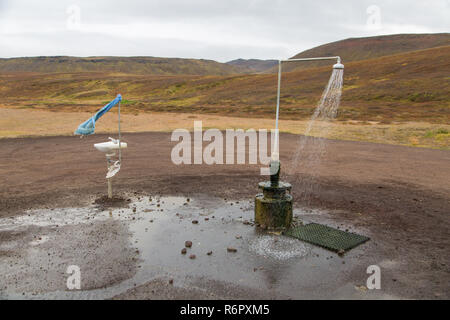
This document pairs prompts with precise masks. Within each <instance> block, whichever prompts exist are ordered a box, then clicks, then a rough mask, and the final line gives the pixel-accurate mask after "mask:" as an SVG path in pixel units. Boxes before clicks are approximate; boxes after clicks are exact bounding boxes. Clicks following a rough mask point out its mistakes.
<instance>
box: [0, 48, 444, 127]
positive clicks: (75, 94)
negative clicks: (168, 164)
mask: <svg viewBox="0 0 450 320" xmlns="http://www.w3.org/2000/svg"><path fill="white" fill-rule="evenodd" d="M331 64H332V63H329V65H328V66H326V67H320V68H315V69H308V70H301V71H296V72H287V73H284V74H283V78H282V91H281V108H282V112H281V117H282V118H284V119H293V120H297V119H307V118H309V116H310V115H311V113H312V110H313V109H314V107H315V106H316V103H317V102H318V100H319V98H320V95H321V93H322V90H323V89H324V87H325V85H326V83H327V81H328V78H329V76H330V74H331ZM449 74H450V46H446V47H439V48H433V49H427V50H419V51H413V52H409V53H403V54H397V55H391V56H386V57H381V58H376V59H369V60H362V61H357V62H348V63H346V64H345V73H344V91H343V96H342V103H341V107H340V109H339V115H338V120H358V121H382V122H391V121H426V122H432V123H449V122H450V114H449V111H450V106H449V104H450V102H449V101H450V93H449V89H448V88H450V83H449V82H450V81H449V76H448V75H449ZM276 81H277V80H276V75H275V74H253V75H228V76H188V75H183V76H181V75H177V76H152V75H148V76H147V75H127V74H112V73H100V72H99V73H93V72H90V73H56V74H39V73H33V74H23V73H19V74H17V73H13V74H0V99H1V101H2V104H3V105H6V106H8V105H11V106H18V105H21V106H23V107H26V108H35V109H47V110H48V109H49V110H53V111H69V110H70V111H75V110H80V111H81V110H88V109H89V107H91V108H92V109H95V108H98V106H99V105H101V104H102V103H104V102H107V101H108V100H110V99H111V97H114V95H115V94H116V93H118V92H121V93H122V94H123V96H124V97H125V101H124V104H126V105H127V108H126V109H127V110H128V111H132V112H135V113H136V112H143V111H144V112H145V111H158V112H186V113H191V112H192V113H210V114H221V115H233V116H243V117H269V118H270V117H273V112H274V106H275V98H276Z"/></svg>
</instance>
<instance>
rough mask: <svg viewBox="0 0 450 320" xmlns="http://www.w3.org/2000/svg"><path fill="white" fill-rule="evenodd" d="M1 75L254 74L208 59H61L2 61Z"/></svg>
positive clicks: (37, 58) (59, 57)
mask: <svg viewBox="0 0 450 320" xmlns="http://www.w3.org/2000/svg"><path fill="white" fill-rule="evenodd" d="M0 72H5V73H6V72H41V73H55V72H58V73H73V72H118V73H129V74H154V75H175V74H186V75H228V74H236V73H241V72H250V71H249V70H242V69H241V68H239V67H236V66H233V65H229V64H226V63H220V62H217V61H213V60H204V59H180V58H155V57H87V58H80V57H64V56H58V57H26V58H9V59H0Z"/></svg>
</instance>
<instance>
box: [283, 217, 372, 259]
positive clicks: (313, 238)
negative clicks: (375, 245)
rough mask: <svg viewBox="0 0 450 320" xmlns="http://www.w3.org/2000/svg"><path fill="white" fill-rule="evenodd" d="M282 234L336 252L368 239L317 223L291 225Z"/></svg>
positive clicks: (348, 248)
mask: <svg viewBox="0 0 450 320" xmlns="http://www.w3.org/2000/svg"><path fill="white" fill-rule="evenodd" d="M284 234H285V235H287V236H290V237H294V238H297V239H300V240H303V241H306V242H309V243H311V244H315V245H317V246H321V247H324V248H326V249H330V250H333V251H336V252H342V251H344V252H345V251H347V250H350V249H352V248H354V247H356V246H358V245H360V244H361V243H364V242H366V241H367V240H369V239H370V238H368V237H365V236H361V235H359V234H355V233H350V232H345V231H341V230H338V229H334V228H331V227H328V226H324V225H323V224H318V223H310V224H307V225H303V226H298V227H293V228H291V229H289V230H286V231H285V232H284Z"/></svg>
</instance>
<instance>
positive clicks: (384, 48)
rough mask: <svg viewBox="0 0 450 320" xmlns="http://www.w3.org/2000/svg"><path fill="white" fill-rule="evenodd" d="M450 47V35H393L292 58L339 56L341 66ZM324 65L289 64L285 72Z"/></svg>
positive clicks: (327, 46)
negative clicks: (341, 61) (341, 62)
mask: <svg viewBox="0 0 450 320" xmlns="http://www.w3.org/2000/svg"><path fill="white" fill-rule="evenodd" d="M448 45H450V33H435V34H395V35H387V36H376V37H365V38H350V39H345V40H341V41H336V42H331V43H327V44H324V45H321V46H318V47H315V48H312V49H309V50H306V51H303V52H301V53H299V54H297V55H295V56H294V57H292V58H311V57H323V56H340V57H341V58H342V60H343V62H344V63H347V62H352V61H361V60H366V59H373V58H379V57H384V56H389V55H393V54H398V53H406V52H411V51H416V50H423V49H430V48H436V47H442V46H448ZM325 64H326V62H325V63H324V62H320V61H319V62H308V63H296V64H293V63H291V64H290V65H289V66H286V67H285V68H286V70H289V71H293V70H296V69H298V70H300V69H307V68H311V67H317V66H322V65H325Z"/></svg>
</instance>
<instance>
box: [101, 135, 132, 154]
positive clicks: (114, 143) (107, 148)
mask: <svg viewBox="0 0 450 320" xmlns="http://www.w3.org/2000/svg"><path fill="white" fill-rule="evenodd" d="M109 140H110V141H107V142H101V143H96V144H94V147H95V149H97V150H98V151H101V152H105V153H108V152H111V151H114V150H118V149H119V140H116V139H113V138H111V137H110V138H109ZM126 147H127V143H126V142H120V149H125V148H126Z"/></svg>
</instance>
